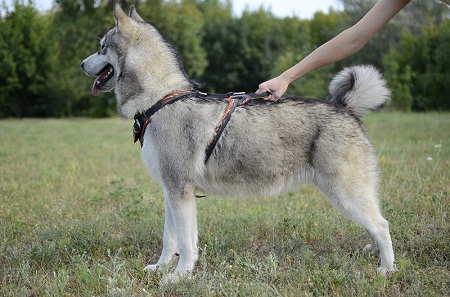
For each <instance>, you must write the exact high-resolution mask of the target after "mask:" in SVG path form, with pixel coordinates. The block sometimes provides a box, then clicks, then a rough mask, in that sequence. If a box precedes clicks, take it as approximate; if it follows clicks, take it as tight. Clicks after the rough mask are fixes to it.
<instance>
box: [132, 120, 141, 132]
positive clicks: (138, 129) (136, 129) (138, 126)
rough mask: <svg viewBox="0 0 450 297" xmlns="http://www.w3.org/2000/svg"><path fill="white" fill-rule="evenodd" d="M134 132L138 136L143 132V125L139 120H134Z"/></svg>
mask: <svg viewBox="0 0 450 297" xmlns="http://www.w3.org/2000/svg"><path fill="white" fill-rule="evenodd" d="M133 132H134V133H136V134H137V133H139V132H141V123H139V120H138V119H135V120H134V125H133Z"/></svg>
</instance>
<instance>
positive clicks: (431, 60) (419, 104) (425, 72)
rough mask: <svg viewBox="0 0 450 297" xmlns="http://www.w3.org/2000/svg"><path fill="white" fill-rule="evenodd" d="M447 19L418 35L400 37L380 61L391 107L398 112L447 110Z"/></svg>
mask: <svg viewBox="0 0 450 297" xmlns="http://www.w3.org/2000/svg"><path fill="white" fill-rule="evenodd" d="M448 48H450V20H447V21H445V22H443V23H442V24H441V25H440V26H435V25H430V26H426V27H423V29H422V33H421V34H420V35H418V36H415V35H409V34H404V35H402V36H401V41H400V44H399V46H398V48H396V49H391V51H390V52H389V54H387V55H386V56H385V58H384V66H385V69H386V77H387V78H388V82H389V84H390V87H391V89H392V91H393V96H392V98H393V107H394V108H397V109H401V110H407V111H411V110H416V111H417V110H419V111H423V110H448V109H450V101H449V100H448V94H450V85H449V82H450V73H449V72H448V69H450V57H449V55H448V54H446V51H447V49H448Z"/></svg>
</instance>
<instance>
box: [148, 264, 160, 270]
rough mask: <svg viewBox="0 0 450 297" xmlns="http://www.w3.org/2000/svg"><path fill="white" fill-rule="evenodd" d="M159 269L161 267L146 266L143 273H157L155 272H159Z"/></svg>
mask: <svg viewBox="0 0 450 297" xmlns="http://www.w3.org/2000/svg"><path fill="white" fill-rule="evenodd" d="M160 267H161V266H159V265H158V264H155V265H147V266H145V268H144V271H157V270H160V269H161V268H160Z"/></svg>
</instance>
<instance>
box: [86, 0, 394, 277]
mask: <svg viewBox="0 0 450 297" xmlns="http://www.w3.org/2000/svg"><path fill="white" fill-rule="evenodd" d="M114 18H115V27H114V28H112V29H111V30H109V31H108V32H107V33H106V34H105V35H104V37H103V38H102V39H101V41H100V49H99V50H98V52H96V53H94V54H92V55H91V56H89V57H87V58H86V59H85V60H84V61H83V62H82V63H81V67H82V68H83V70H84V72H85V73H86V74H88V75H90V76H95V77H96V78H95V81H94V84H93V87H92V94H93V95H97V94H98V93H99V92H100V91H101V92H107V91H111V90H112V89H115V95H116V99H117V111H118V114H119V115H120V116H121V117H122V118H124V119H134V118H136V117H137V116H138V115H142V114H145V112H146V111H147V110H149V109H152V108H153V109H154V108H155V106H158V105H160V103H161V102H162V99H164V100H166V99H167V97H168V95H169V97H170V96H172V97H173V96H175V97H180V98H181V99H179V100H177V101H176V102H173V103H171V104H167V105H163V106H162V107H159V108H156V111H155V109H154V110H153V111H154V112H153V113H152V115H151V116H149V117H148V121H147V123H146V124H147V126H146V128H145V130H140V128H141V127H140V126H141V124H140V123H138V122H136V123H135V130H136V125H138V130H140V131H135V132H139V133H142V135H140V136H139V138H140V140H141V145H142V148H141V153H142V160H143V162H144V163H145V166H146V168H147V169H148V171H149V173H150V175H151V176H152V177H153V178H154V179H155V180H156V181H158V182H159V184H160V185H161V187H162V189H163V192H164V207H165V224H164V234H163V248H162V253H161V256H160V258H159V260H158V262H157V263H156V264H152V265H148V266H146V267H145V269H146V270H162V269H163V268H164V267H166V266H167V265H168V264H169V263H171V261H172V259H173V257H174V256H175V255H179V259H178V264H177V266H176V268H175V271H174V272H173V273H172V274H168V275H167V276H166V277H167V278H168V279H169V280H172V281H176V280H178V279H179V278H180V277H184V276H186V275H190V274H191V272H192V270H193V269H194V266H195V263H196V260H197V258H198V248H197V237H198V231H197V214H196V196H195V192H196V190H199V191H202V192H204V193H208V194H214V195H224V196H249V195H250V196H267V195H276V194H278V193H280V192H282V191H286V190H289V189H291V188H292V187H295V186H296V185H298V184H299V183H300V182H309V183H312V184H314V185H315V186H317V187H318V188H319V189H320V190H321V191H322V192H323V193H324V194H325V195H326V196H327V197H328V198H329V200H330V201H331V202H332V203H333V204H334V205H335V206H336V208H338V209H339V210H341V212H342V213H343V214H345V215H346V216H348V217H349V218H350V219H352V220H353V221H354V222H355V223H357V224H359V225H360V226H362V227H364V228H365V229H366V230H367V232H368V233H369V234H370V236H371V237H372V239H373V240H374V241H375V243H376V245H377V246H378V249H379V252H380V255H381V265H380V267H379V268H378V269H377V272H378V273H379V274H383V275H386V274H387V273H389V272H392V271H395V270H396V267H395V264H394V252H393V248H392V241H391V236H390V233H389V225H388V222H387V221H386V220H385V219H384V218H383V216H382V215H381V212H380V207H379V203H378V200H377V183H378V182H377V180H378V178H377V175H378V174H377V166H376V163H377V162H376V158H375V156H374V149H373V148H372V146H371V144H370V142H369V139H368V137H367V135H366V133H365V130H364V127H363V125H362V120H361V119H362V117H363V116H364V115H365V114H366V113H367V112H368V111H369V110H372V109H375V108H377V107H379V106H380V105H382V104H383V103H384V102H385V101H386V100H387V99H388V98H389V95H390V92H389V90H388V89H387V88H386V87H385V81H384V80H383V79H382V78H381V75H380V73H379V72H378V71H377V70H376V69H375V68H373V67H372V66H353V67H350V68H345V69H344V70H342V71H341V72H340V73H339V74H337V75H336V76H335V77H334V78H333V79H332V81H331V83H330V85H329V96H328V100H315V99H307V98H300V97H296V96H290V95H285V96H284V97H283V98H282V100H280V101H278V102H272V101H269V100H251V103H250V104H248V105H242V106H238V107H237V108H236V109H235V111H234V113H233V114H232V115H231V116H230V118H229V122H228V124H227V125H226V126H225V127H223V133H222V135H221V136H220V138H218V139H217V138H216V142H217V144H216V145H215V146H214V148H212V152H211V155H210V157H209V159H208V158H206V156H205V154H206V152H205V148H207V147H208V146H209V145H210V144H211V141H212V138H213V137H214V135H215V133H214V132H215V130H217V127H218V126H217V125H218V123H219V122H220V121H221V119H222V118H223V117H224V109H226V107H227V106H228V105H227V104H226V102H225V101H224V100H222V99H223V98H219V97H218V96H216V97H215V96H214V95H208V96H204V94H202V93H201V92H195V90H196V89H197V88H198V84H197V83H196V82H194V81H193V80H191V79H190V78H189V77H188V76H187V74H186V72H185V71H184V67H183V64H182V61H181V59H180V56H179V54H178V52H177V51H176V49H175V48H174V46H173V45H172V44H171V43H170V42H169V41H168V40H167V38H166V37H165V36H164V35H163V34H162V33H161V32H160V31H158V30H157V29H156V28H155V27H154V26H153V25H151V24H149V23H147V22H145V21H144V20H143V19H142V18H141V17H140V16H139V14H138V13H137V12H136V9H135V8H134V7H132V8H131V9H130V12H129V15H127V14H126V13H125V12H124V11H123V10H122V8H121V7H120V5H119V4H117V3H116V4H115V5H114ZM180 92H181V93H180ZM170 94H173V95H170ZM180 94H181V95H180ZM199 94H200V95H199ZM150 118H151V120H150ZM371 248H372V249H373V248H374V247H373V246H372V245H367V246H366V248H365V249H366V250H370V249H371Z"/></svg>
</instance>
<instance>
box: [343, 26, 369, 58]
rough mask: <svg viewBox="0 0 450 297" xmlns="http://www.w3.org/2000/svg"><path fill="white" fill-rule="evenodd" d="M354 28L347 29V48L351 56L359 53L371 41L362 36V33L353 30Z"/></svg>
mask: <svg viewBox="0 0 450 297" xmlns="http://www.w3.org/2000/svg"><path fill="white" fill-rule="evenodd" d="M352 29H353V27H352V28H349V29H347V32H346V35H347V38H346V39H347V47H348V51H349V52H350V54H354V53H356V52H358V51H359V50H360V49H361V48H363V46H364V45H365V44H366V43H367V42H368V41H369V40H366V38H364V36H362V34H361V33H360V32H357V31H355V30H352Z"/></svg>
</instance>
